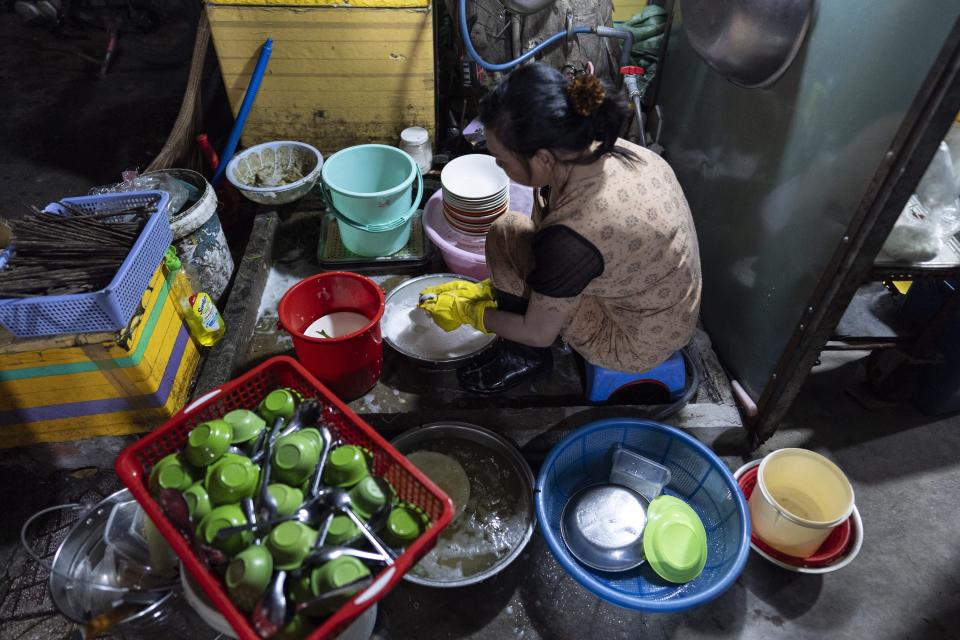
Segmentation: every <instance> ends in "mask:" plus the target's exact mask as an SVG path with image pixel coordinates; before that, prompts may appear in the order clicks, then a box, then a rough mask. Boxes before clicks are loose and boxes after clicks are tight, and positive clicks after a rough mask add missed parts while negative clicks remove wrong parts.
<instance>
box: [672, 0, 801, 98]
mask: <svg viewBox="0 0 960 640" xmlns="http://www.w3.org/2000/svg"><path fill="white" fill-rule="evenodd" d="M813 9H814V4H813V0H680V11H681V15H682V19H683V26H684V30H685V31H686V34H687V38H688V39H689V41H690V46H691V47H693V49H694V51H696V52H697V54H699V55H700V57H701V58H703V60H704V62H706V63H707V64H708V65H710V66H711V67H712V68H713V69H715V70H716V71H717V72H718V73H720V74H721V75H722V76H724V77H725V78H727V79H728V80H729V81H730V82H733V83H734V84H737V85H740V86H742V87H747V88H763V87H768V86H770V85H771V84H773V83H774V82H776V81H777V79H778V78H780V76H782V75H783V74H784V72H786V70H787V69H788V68H789V67H790V64H791V63H792V62H793V60H794V58H796V57H797V53H798V52H799V51H800V47H801V45H802V44H803V40H804V38H805V37H806V35H807V31H808V30H809V28H810V24H811V22H812V21H813Z"/></svg>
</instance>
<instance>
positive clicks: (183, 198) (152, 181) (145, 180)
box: [90, 171, 190, 218]
mask: <svg viewBox="0 0 960 640" xmlns="http://www.w3.org/2000/svg"><path fill="white" fill-rule="evenodd" d="M125 191H165V192H166V193H168V194H169V195H170V202H169V203H168V204H167V216H168V217H170V218H172V217H173V216H174V215H175V214H176V213H177V212H178V211H180V209H182V208H183V205H184V204H186V202H187V199H188V198H189V197H190V193H189V191H188V190H187V187H186V185H185V183H183V182H181V181H180V180H177V179H176V178H174V177H172V176H169V175H165V174H163V173H150V174H147V175H145V176H140V175H137V172H136V171H124V172H123V182H118V183H116V184H111V185H104V186H100V187H94V188H93V189H91V190H90V195H92V196H99V195H102V194H104V193H121V192H125Z"/></svg>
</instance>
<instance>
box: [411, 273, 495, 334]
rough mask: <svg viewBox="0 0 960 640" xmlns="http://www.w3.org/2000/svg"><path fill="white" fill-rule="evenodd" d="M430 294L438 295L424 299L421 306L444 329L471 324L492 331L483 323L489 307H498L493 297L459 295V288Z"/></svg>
mask: <svg viewBox="0 0 960 640" xmlns="http://www.w3.org/2000/svg"><path fill="white" fill-rule="evenodd" d="M450 284H453V283H450ZM467 284H472V283H467ZM441 286H443V285H441ZM431 288H433V287H431ZM430 295H434V296H436V297H431V298H429V299H426V300H424V301H423V302H421V303H420V305H419V306H420V308H421V309H423V310H424V311H426V312H427V313H429V314H430V317H431V318H433V321H434V322H435V323H437V326H438V327H440V328H441V329H443V330H444V331H454V330H456V329H458V328H459V327H461V326H462V325H465V324H469V325H471V326H472V327H474V328H475V329H477V330H479V331H482V332H483V333H490V332H489V331H487V329H486V327H485V326H484V324H483V314H484V313H485V312H486V311H487V309H496V307H497V303H496V302H494V301H493V300H492V299H476V300H474V299H471V298H467V297H464V296H461V295H459V291H458V290H454V291H451V292H449V293H439V294H430Z"/></svg>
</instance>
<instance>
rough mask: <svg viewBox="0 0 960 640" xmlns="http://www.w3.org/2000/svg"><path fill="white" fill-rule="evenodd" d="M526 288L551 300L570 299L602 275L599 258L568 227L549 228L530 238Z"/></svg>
mask: <svg viewBox="0 0 960 640" xmlns="http://www.w3.org/2000/svg"><path fill="white" fill-rule="evenodd" d="M533 260H534V267H533V271H531V272H530V275H529V276H527V284H528V285H530V289H531V290H533V291H536V292H537V293H539V294H542V295H545V296H549V297H551V298H572V297H574V296H575V295H578V294H579V293H580V292H581V291H583V290H584V289H585V288H586V287H587V285H588V284H590V281H591V280H593V279H594V278H596V277H598V276H600V275H601V274H602V273H603V256H602V255H601V254H600V251H599V250H598V249H597V248H596V247H595V246H594V245H593V244H592V243H591V242H590V241H589V240H587V239H586V238H584V237H583V236H581V235H580V234H579V233H577V232H576V231H574V230H573V229H571V228H569V227H565V226H563V225H552V226H549V227H547V228H546V229H544V230H543V231H540V232H538V233H537V234H536V235H535V236H534V237H533Z"/></svg>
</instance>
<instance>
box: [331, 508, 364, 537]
mask: <svg viewBox="0 0 960 640" xmlns="http://www.w3.org/2000/svg"><path fill="white" fill-rule="evenodd" d="M359 533H360V530H359V529H357V527H356V525H355V524H353V520H351V519H350V517H349V516H343V515H340V516H334V517H333V519H332V520H331V521H330V527H329V529H327V542H329V543H330V544H340V543H341V542H346V541H347V540H353V539H354V538H356V537H357V535H359Z"/></svg>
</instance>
